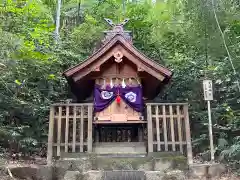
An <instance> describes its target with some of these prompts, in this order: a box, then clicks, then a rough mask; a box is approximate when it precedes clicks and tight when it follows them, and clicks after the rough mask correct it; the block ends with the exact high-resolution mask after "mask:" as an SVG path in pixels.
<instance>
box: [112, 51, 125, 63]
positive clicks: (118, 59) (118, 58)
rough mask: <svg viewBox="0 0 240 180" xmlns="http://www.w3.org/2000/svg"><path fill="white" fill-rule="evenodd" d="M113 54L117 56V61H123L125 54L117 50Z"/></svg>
mask: <svg viewBox="0 0 240 180" xmlns="http://www.w3.org/2000/svg"><path fill="white" fill-rule="evenodd" d="M113 56H114V57H115V61H116V62H117V63H120V62H122V58H123V54H122V53H121V52H120V51H117V52H115V53H114V54H113Z"/></svg>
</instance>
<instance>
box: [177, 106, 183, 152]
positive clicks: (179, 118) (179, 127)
mask: <svg viewBox="0 0 240 180" xmlns="http://www.w3.org/2000/svg"><path fill="white" fill-rule="evenodd" d="M177 124H178V125H177V126H178V141H179V146H180V152H181V153H183V143H182V119H181V115H180V107H179V105H178V106H177Z"/></svg>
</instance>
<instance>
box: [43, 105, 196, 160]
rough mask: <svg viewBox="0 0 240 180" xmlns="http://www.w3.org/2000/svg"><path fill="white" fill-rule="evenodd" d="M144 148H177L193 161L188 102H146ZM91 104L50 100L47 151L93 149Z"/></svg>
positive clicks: (154, 149)
mask: <svg viewBox="0 0 240 180" xmlns="http://www.w3.org/2000/svg"><path fill="white" fill-rule="evenodd" d="M146 105H147V109H146V110H147V114H146V117H145V119H146V120H147V131H144V132H146V136H147V139H146V141H147V144H148V145H147V149H148V152H154V151H180V152H182V153H184V154H187V156H188V160H189V163H190V164H191V163H192V146H191V136H190V126H189V115H188V104H184V103H147V104H146ZM92 145H93V104H92V103H84V104H53V105H52V106H51V107H50V116H49V134H48V154H47V161H48V164H51V162H52V157H53V156H55V157H56V156H57V157H61V153H63V152H65V153H71V152H73V153H74V152H92V148H93V147H92Z"/></svg>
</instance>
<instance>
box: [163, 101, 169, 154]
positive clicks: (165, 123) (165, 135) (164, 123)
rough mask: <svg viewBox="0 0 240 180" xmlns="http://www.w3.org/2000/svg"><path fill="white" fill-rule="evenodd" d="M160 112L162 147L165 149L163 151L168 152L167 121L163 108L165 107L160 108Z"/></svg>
mask: <svg viewBox="0 0 240 180" xmlns="http://www.w3.org/2000/svg"><path fill="white" fill-rule="evenodd" d="M162 112H163V131H164V147H165V151H168V142H167V141H168V140H167V120H166V107H165V105H163V106H162Z"/></svg>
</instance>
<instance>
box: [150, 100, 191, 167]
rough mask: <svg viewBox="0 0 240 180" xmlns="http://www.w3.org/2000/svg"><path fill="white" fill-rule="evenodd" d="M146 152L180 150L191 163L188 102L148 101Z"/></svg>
mask: <svg viewBox="0 0 240 180" xmlns="http://www.w3.org/2000/svg"><path fill="white" fill-rule="evenodd" d="M146 105H147V130H148V152H154V151H180V152H182V153H185V154H187V156H188V161H189V163H190V164H192V146H191V135H190V126H189V115H188V104H185V103H148V104H146ZM184 151H185V152H184Z"/></svg>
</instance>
